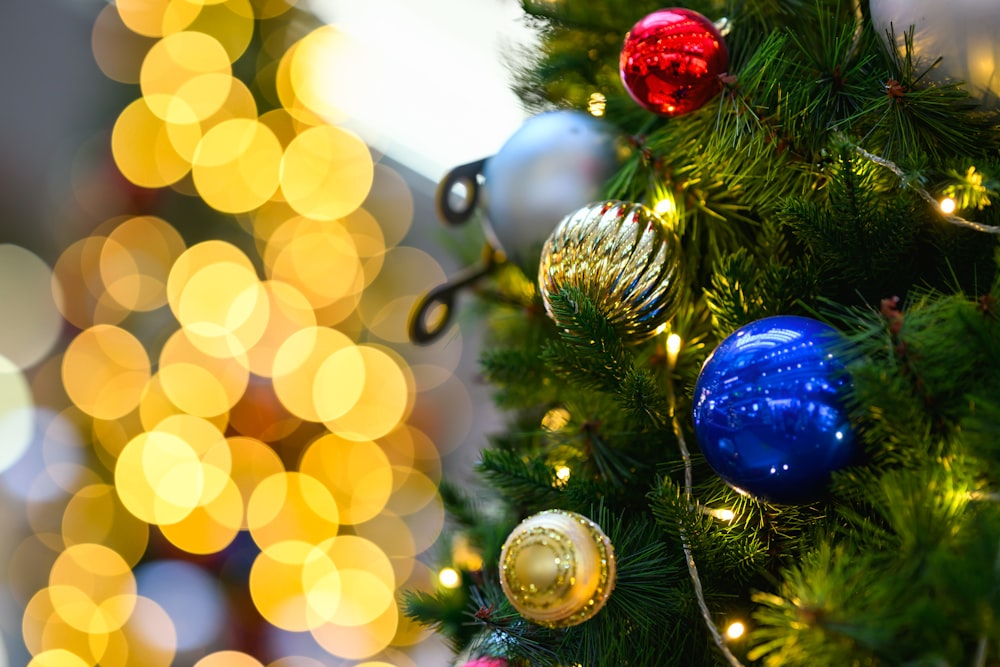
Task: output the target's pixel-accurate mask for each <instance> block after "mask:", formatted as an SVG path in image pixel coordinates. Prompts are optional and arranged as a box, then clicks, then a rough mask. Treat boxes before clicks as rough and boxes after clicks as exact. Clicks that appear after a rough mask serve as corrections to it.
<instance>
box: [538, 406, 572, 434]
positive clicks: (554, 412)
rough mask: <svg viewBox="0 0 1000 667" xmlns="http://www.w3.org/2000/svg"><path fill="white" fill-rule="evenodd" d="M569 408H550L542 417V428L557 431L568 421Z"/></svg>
mask: <svg viewBox="0 0 1000 667" xmlns="http://www.w3.org/2000/svg"><path fill="white" fill-rule="evenodd" d="M569 417H570V415H569V410H567V409H566V408H552V409H551V410H549V411H548V412H546V413H545V416H544V417H542V428H544V429H545V430H546V431H558V430H559V429H561V428H562V427H563V426H565V425H566V424H568V423H569Z"/></svg>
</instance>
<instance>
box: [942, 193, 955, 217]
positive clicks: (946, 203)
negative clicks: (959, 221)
mask: <svg viewBox="0 0 1000 667" xmlns="http://www.w3.org/2000/svg"><path fill="white" fill-rule="evenodd" d="M938 206H940V207H941V212H942V213H944V214H946V215H951V214H952V213H954V212H955V208H956V204H955V200H954V199H952V198H951V197H944V198H942V199H941V201H939V202H938Z"/></svg>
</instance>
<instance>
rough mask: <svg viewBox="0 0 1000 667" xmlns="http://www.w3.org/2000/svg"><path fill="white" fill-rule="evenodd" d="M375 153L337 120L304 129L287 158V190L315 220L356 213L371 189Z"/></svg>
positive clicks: (282, 172)
mask: <svg viewBox="0 0 1000 667" xmlns="http://www.w3.org/2000/svg"><path fill="white" fill-rule="evenodd" d="M373 178H374V164H373V161H372V156H371V152H370V151H369V149H368V146H366V145H365V143H364V141H362V140H361V139H360V138H359V137H358V136H357V135H356V134H354V133H352V132H349V131H348V130H345V129H342V128H338V127H334V126H332V125H321V126H317V127H312V128H309V129H308V130H305V131H303V132H302V133H301V134H299V135H298V136H297V137H295V139H293V140H292V142H291V143H290V144H288V146H287V147H286V148H285V154H284V156H283V157H282V158H281V170H280V181H281V193H282V194H283V195H284V197H285V199H286V200H287V201H288V204H289V205H290V206H291V207H292V208H293V209H295V210H296V211H298V212H299V213H301V214H302V215H304V216H307V217H309V218H313V219H314V220H337V219H338V218H342V217H344V216H345V215H348V214H349V213H351V212H353V211H354V210H355V209H357V208H358V207H359V206H361V204H362V202H364V200H365V198H366V197H367V196H368V191H369V190H370V189H371V185H372V180H373Z"/></svg>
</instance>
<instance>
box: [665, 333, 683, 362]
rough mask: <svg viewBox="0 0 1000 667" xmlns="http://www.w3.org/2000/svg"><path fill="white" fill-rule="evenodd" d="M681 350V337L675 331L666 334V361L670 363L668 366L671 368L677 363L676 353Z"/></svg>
mask: <svg viewBox="0 0 1000 667" xmlns="http://www.w3.org/2000/svg"><path fill="white" fill-rule="evenodd" d="M680 351H681V337H680V336H678V335H677V334H675V333H672V334H670V335H669V336H667V361H668V362H669V363H670V367H671V368H673V367H674V365H675V364H676V363H677V355H678V354H679V353H680Z"/></svg>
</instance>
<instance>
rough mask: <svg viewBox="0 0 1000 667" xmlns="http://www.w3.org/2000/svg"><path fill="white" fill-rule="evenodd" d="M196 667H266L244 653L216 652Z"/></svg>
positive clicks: (195, 664)
mask: <svg viewBox="0 0 1000 667" xmlns="http://www.w3.org/2000/svg"><path fill="white" fill-rule="evenodd" d="M194 667H264V663H262V662H261V661H260V660H258V659H257V658H254V657H253V656H250V655H247V654H246V653H244V652H242V651H216V652H215V653H209V654H208V655H206V656H205V657H204V658H202V659H201V660H199V661H198V662H196V663H194Z"/></svg>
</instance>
